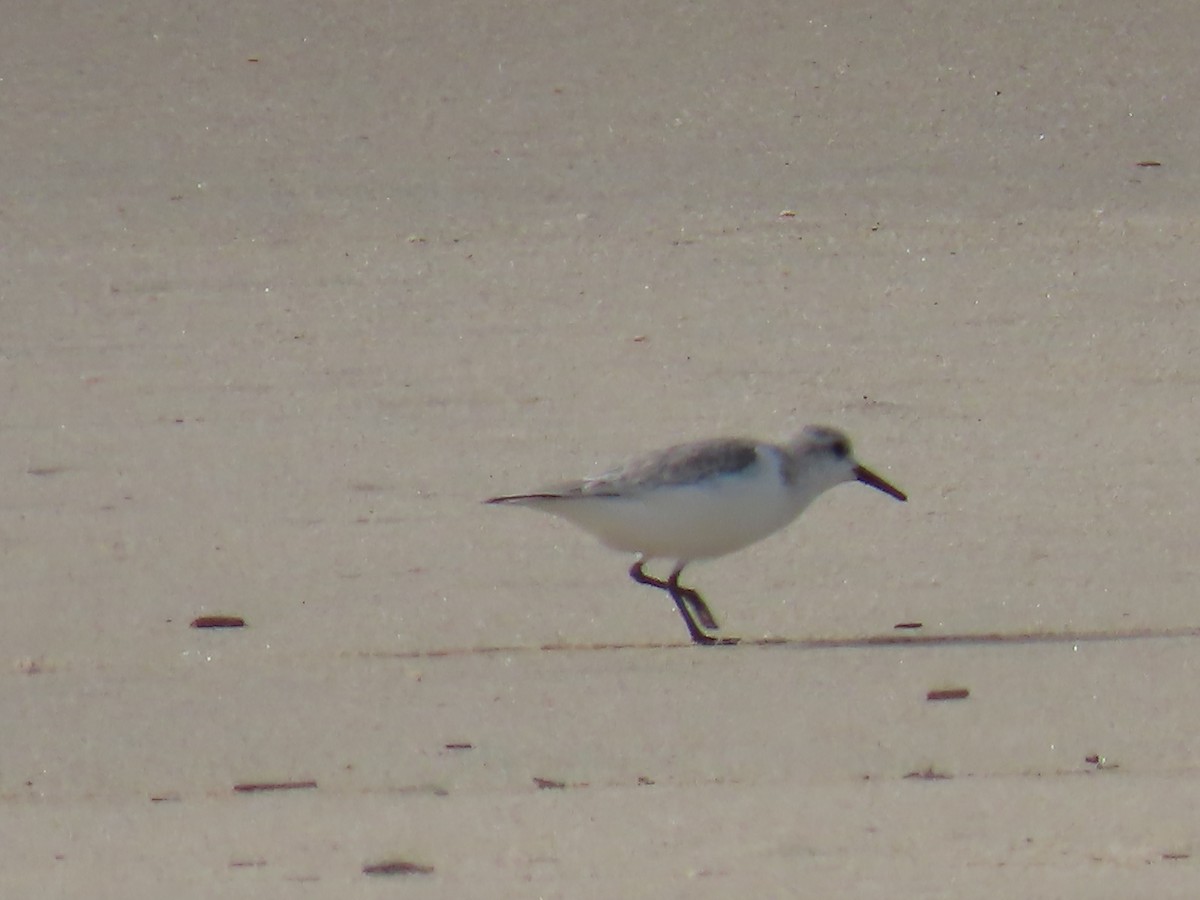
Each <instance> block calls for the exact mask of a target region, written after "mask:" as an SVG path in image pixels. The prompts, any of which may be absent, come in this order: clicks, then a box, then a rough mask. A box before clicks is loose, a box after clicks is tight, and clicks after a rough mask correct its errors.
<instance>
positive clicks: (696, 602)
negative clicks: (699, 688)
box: [629, 560, 738, 647]
mask: <svg viewBox="0 0 1200 900" xmlns="http://www.w3.org/2000/svg"><path fill="white" fill-rule="evenodd" d="M643 564H644V563H643V561H642V560H638V561H637V562H636V563H634V564H633V568H631V569H630V570H629V577H630V578H632V579H633V580H634V581H636V582H637V583H638V584H647V585H649V586H650V587H654V588H658V589H659V590H660V591H666V592H667V594H669V595H670V597H671V599H672V600H674V601H675V606H676V607H677V608H678V609H679V615H680V616H682V617H683V624H684V625H686V626H687V630H688V634H689V635H691V638H692V643H694V644H700V645H702V646H705V647H712V646H721V647H731V646H733V645H734V644H736V643H737V642H738V640H737V638H715V637H713V636H712V635H709V634H705V633H704V631H703V630H701V628H700V625H703V626H704V627H705V628H710V629H717V628H720V627H721V626H720V625H718V624H717V620H716V618H715V617H714V616H713V614H712V610H710V609H709V608H708V604H707V603H705V602H704V598H703V597H701V596H700V594H699V593H698V592H696V591H694V590H693V589H692V588H687V587H684V586H683V585H681V584H680V583H679V573H680V572H682V571H683V566H682V565H681V566H678V567H676V569H675V571H674V572H672V573H671V577H670V578H668V579H667V580H666V581H663V580H662V579H660V578H655V577H654V576H653V575H647V574H646V572H645V570H644V569H643V568H642V566H643ZM693 612H695V617H693V615H692V613H693ZM697 618H698V619H699V620H700V624H697V623H696V619H697Z"/></svg>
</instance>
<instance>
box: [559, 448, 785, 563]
mask: <svg viewBox="0 0 1200 900" xmlns="http://www.w3.org/2000/svg"><path fill="white" fill-rule="evenodd" d="M764 462H766V463H767V464H765V465H764ZM774 462H775V461H774V460H771V461H770V462H767V461H765V460H760V462H759V463H758V464H757V465H755V466H752V467H751V468H750V470H748V471H744V472H742V473H737V474H732V475H721V476H718V477H715V478H710V479H708V480H705V481H702V482H698V483H695V484H688V485H673V486H670V487H661V488H656V489H649V490H642V491H639V492H637V493H636V494H633V495H632V496H628V497H580V498H572V499H564V500H556V501H548V502H542V503H538V504H537V506H538V508H540V509H543V510H545V511H546V512H549V513H553V514H554V515H557V516H561V517H562V518H564V519H567V520H568V521H570V522H573V523H574V524H576V525H578V526H579V527H581V528H583V529H585V530H587V531H589V532H591V533H592V534H594V535H596V537H598V538H599V539H600V540H601V541H602V542H603V543H604V544H605V545H606V546H608V547H611V548H613V549H614V550H622V551H625V552H628V553H640V554H642V555H644V556H645V557H646V558H648V559H649V558H656V557H657V558H665V559H672V560H695V559H711V558H713V557H716V556H724V555H725V554H726V553H732V552H734V551H735V550H740V549H742V548H743V547H746V546H749V545H750V544H753V543H754V542H755V541H759V540H762V539H763V538H765V537H766V536H767V535H769V534H771V533H772V532H775V531H778V530H779V529H780V528H782V527H783V526H785V525H787V524H788V523H789V522H791V521H792V520H793V519H795V518H796V516H798V515H799V514H800V512H801V511H802V510H803V509H804V507H805V506H806V505H807V502H808V498H807V497H803V496H799V495H797V494H796V493H794V492H792V491H789V490H787V489H786V488H785V487H784V486H783V484H782V481H781V479H780V477H779V472H778V466H777V465H773V464H772V463H774Z"/></svg>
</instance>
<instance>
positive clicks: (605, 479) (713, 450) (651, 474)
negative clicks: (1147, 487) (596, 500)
mask: <svg viewBox="0 0 1200 900" xmlns="http://www.w3.org/2000/svg"><path fill="white" fill-rule="evenodd" d="M757 461H758V448H757V445H756V444H755V442H754V441H749V440H743V439H741V438H717V439H715V440H709V441H697V442H695V443H691V444H677V445H676V446H674V447H668V448H667V449H666V450H660V451H658V452H657V453H650V454H647V455H646V456H640V457H638V458H636V459H633V460H630V461H629V462H628V463H626V464H625V465H623V466H621V467H619V468H616V469H613V470H612V471H610V472H605V473H604V474H603V475H598V476H596V477H595V478H588V479H585V480H584V481H580V482H575V483H573V484H570V485H562V486H561V487H562V488H563V489H565V490H566V491H567V492H568V493H569V494H570V495H573V496H588V497H614V496H629V495H630V494H635V493H639V492H642V491H650V490H654V489H655V488H660V487H670V486H672V485H683V484H695V483H696V482H697V481H702V480H703V479H705V478H709V477H711V476H713V475H730V474H734V473H737V472H742V471H744V470H746V469H748V468H750V467H751V466H753V465H754V464H755V463H756V462H757Z"/></svg>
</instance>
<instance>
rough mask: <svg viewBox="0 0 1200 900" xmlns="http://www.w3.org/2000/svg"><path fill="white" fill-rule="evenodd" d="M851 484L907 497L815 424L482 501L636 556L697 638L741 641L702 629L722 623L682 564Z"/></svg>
mask: <svg viewBox="0 0 1200 900" xmlns="http://www.w3.org/2000/svg"><path fill="white" fill-rule="evenodd" d="M847 481H861V482H862V483H863V484H867V485H870V486H871V487H873V488H876V489H877V490H880V491H883V492H884V493H885V494H889V495H890V496H892V497H895V498H896V499H897V500H907V499H908V497H906V496H905V494H904V493H903V492H902V491H901V490H900V489H899V488H897V487H895V486H894V485H892V484H889V483H888V482H887V481H885V480H884V479H882V478H880V477H879V476H878V475H876V474H875V473H874V472H872V471H871V470H870V469H868V468H866V467H865V466H863V465H861V464H860V463H859V462H858V461H857V460H856V459H855V458H854V453H853V452H852V450H851V447H850V440H849V438H847V437H846V436H845V435H844V434H842V432H840V431H838V430H836V429H834V428H826V427H823V426H818V425H809V426H808V427H807V428H805V429H804V430H803V431H801V432H799V433H798V434H797V435H795V436H794V437H793V438H791V439H790V440H789V441H787V442H786V443H782V444H772V443H766V442H762V441H754V440H748V439H745V438H716V439H713V440H707V441H697V442H694V443H689V444H677V445H676V446H673V447H668V448H666V449H665V450H659V451H657V452H655V453H649V454H646V455H645V456H640V457H637V458H635V459H632V460H630V461H629V462H627V463H625V464H624V465H622V466H618V467H616V468H614V469H612V470H610V471H608V472H605V473H604V474H602V475H597V476H595V477H593V478H585V479H582V480H580V481H571V482H567V483H565V484H559V485H555V486H553V487H548V488H545V489H543V490H540V491H534V492H531V493H528V494H511V495H508V496H504V497H492V498H491V499H490V500H486V501H484V502H486V503H494V504H502V505H507V506H527V507H530V508H531V509H536V510H540V511H542V512H548V513H550V514H552V515H555V516H559V517H561V518H563V519H566V520H567V521H568V522H572V523H573V524H575V525H578V526H579V527H580V528H582V529H584V530H585V531H588V532H590V533H591V534H593V535H595V536H596V537H597V538H599V539H600V541H601V543H603V544H604V545H605V546H607V547H611V548H612V549H614V550H620V551H622V552H625V553H636V554H637V561H636V562H635V563H634V564H633V567H632V568H631V569H630V570H629V575H630V577H631V578H633V580H634V581H636V582H638V583H639V584H645V585H649V586H650V587H654V588H658V589H659V590H662V591H666V592H667V594H668V595H669V596H670V597H671V599H672V600H674V601H675V606H676V607H677V608H678V609H679V614H680V615H681V616H682V617H683V622H684V624H685V625H686V626H687V630H688V634H689V635H691V638H692V641H693V642H695V643H697V644H736V643H737V639H736V638H716V637H713V636H712V635H710V634H707V633H706V631H705V629H707V630H710V631H711V630H719V626H718V625H717V620H716V618H715V617H714V616H713V614H712V611H711V610H709V608H708V604H707V603H705V602H704V599H703V598H702V597H701V596H700V594H699V593H697V592H696V591H695V590H694V589H692V588H688V587H684V586H683V585H681V584H680V583H679V576H680V574H681V573H682V572H683V569H684V567H685V566H687V565H688V564H689V563H691V562H694V561H696V560H702V559H714V558H716V557H718V556H725V555H726V554H728V553H733V552H734V551H736V550H741V549H742V548H743V547H748V546H749V545H750V544H753V543H755V542H756V541H760V540H762V539H763V538H765V537H766V536H767V535H769V534H773V533H774V532H776V531H778V530H779V529H781V528H783V527H784V526H785V525H787V524H789V523H790V522H791V521H792V520H793V519H795V518H796V517H797V516H799V515H800V513H802V512H803V511H804V509H805V507H807V506H808V505H809V504H810V503H811V502H812V501H813V500H815V499H816V498H817V497H818V496H820V495H821V494H822V493H824V492H825V491H827V490H828V489H829V488H831V487H834V486H835V485H839V484H842V483H843V482H847ZM652 559H669V560H673V561H674V563H675V567H674V569H672V571H671V574H670V576H669V577H668V578H666V579H665V580H664V579H660V578H655V577H654V576H652V575H648V574H647V573H646V571H645V569H644V566H645V564H646V563H647V562H649V561H650V560H652ZM701 626H703V628H702V627H701Z"/></svg>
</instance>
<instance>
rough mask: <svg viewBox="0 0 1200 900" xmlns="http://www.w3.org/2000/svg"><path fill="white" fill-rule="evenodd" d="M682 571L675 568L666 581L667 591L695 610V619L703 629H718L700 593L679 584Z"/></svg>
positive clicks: (681, 568) (681, 567)
mask: <svg viewBox="0 0 1200 900" xmlns="http://www.w3.org/2000/svg"><path fill="white" fill-rule="evenodd" d="M682 571H683V566H680V567H679V568H677V569H676V570H675V571H674V572H672V573H671V577H670V578H669V579H668V580H667V590H668V591H672V592H674V593H673V594H672V596H674V595H675V594H678V595H679V596H680V597H682V598H683V599H684V600H686V601H687V603H688V605H689V606H690V607H691V608H692V609H693V610H695V612H696V618H697V619H699V620H700V624H701V625H703V626H704V627H705V628H720V627H721V626H720V625H718V624H717V620H716V618H715V617H714V616H713V614H712V612H711V611H710V610H709V608H708V604H707V603H705V602H704V598H703V597H701V596H700V592H699V591H696V590H693V589H692V588H685V587H684V586H683V585H682V584H680V583H679V574H680V573H681V572H682Z"/></svg>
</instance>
